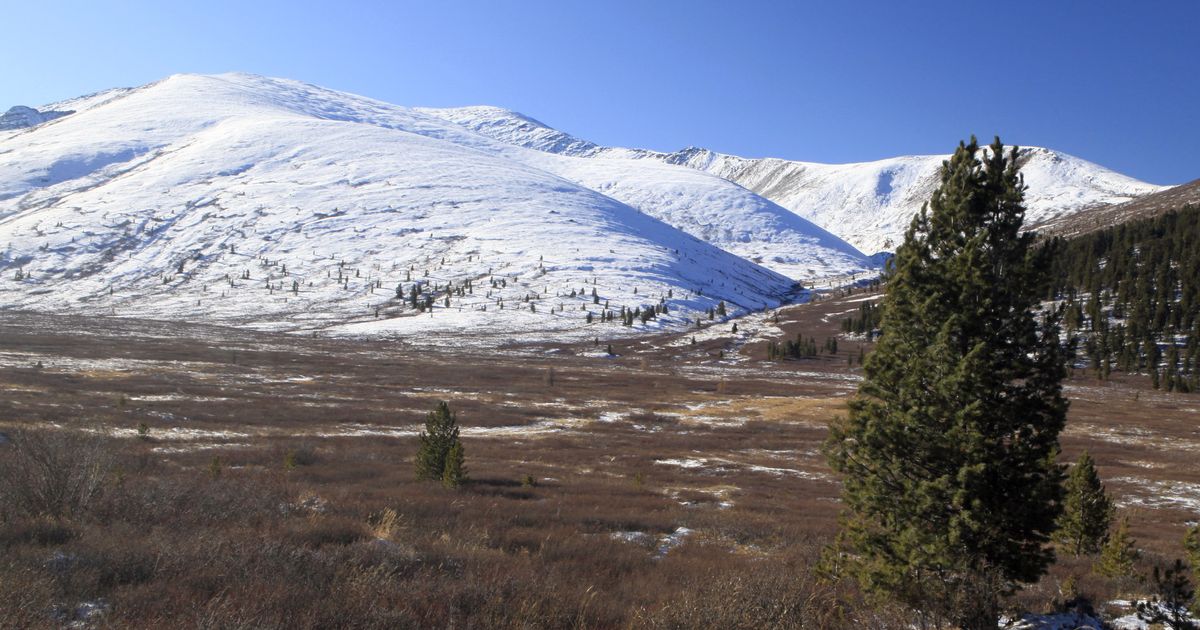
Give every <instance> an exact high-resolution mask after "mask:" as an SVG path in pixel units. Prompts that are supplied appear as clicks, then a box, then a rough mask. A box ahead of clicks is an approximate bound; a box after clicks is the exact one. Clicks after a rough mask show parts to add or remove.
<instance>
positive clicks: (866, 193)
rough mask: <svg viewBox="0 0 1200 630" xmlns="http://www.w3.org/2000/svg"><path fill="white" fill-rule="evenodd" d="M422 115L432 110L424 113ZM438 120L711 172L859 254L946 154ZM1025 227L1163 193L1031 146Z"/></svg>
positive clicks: (891, 235)
mask: <svg viewBox="0 0 1200 630" xmlns="http://www.w3.org/2000/svg"><path fill="white" fill-rule="evenodd" d="M431 111H432V110H431ZM438 115H440V116H442V117H443V118H445V119H447V120H451V121H454V122H456V123H458V124H459V125H461V126H463V127H464V128H467V129H471V130H473V131H476V132H478V133H481V134H485V135H488V136H490V137H493V138H495V139H497V140H501V141H503V142H508V143H511V144H515V145H518V146H523V147H527V148H533V149H537V150H540V151H549V152H554V153H559V154H565V155H571V156H576V157H582V158H591V159H600V158H603V159H610V160H611V159H623V160H653V161H659V162H665V163H668V164H676V165H684V166H688V167H690V168H693V169H695V170H698V171H703V172H706V173H711V174H714V175H717V176H719V177H721V178H724V179H726V180H728V181H731V182H734V183H737V184H739V185H741V186H744V187H745V188H747V189H749V190H751V191H753V192H755V193H758V194H759V195H761V196H762V197H765V198H767V199H769V200H771V201H773V202H775V203H777V204H779V205H780V206H782V207H784V208H787V209H788V210H790V211H792V212H794V213H796V214H798V215H799V216H801V217H803V218H805V219H808V220H810V221H812V222H813V223H815V224H816V225H819V226H821V227H823V228H825V229H826V230H829V231H830V232H832V233H833V234H836V235H837V236H839V237H841V238H842V239H844V240H846V241H847V242H849V243H850V244H852V245H854V246H855V247H857V248H859V249H861V250H862V251H865V252H876V251H881V250H891V249H893V248H894V247H895V246H896V244H898V243H899V242H900V240H902V239H903V235H904V230H905V229H906V228H907V227H908V224H909V221H910V220H911V218H912V216H913V214H915V213H916V212H917V211H918V210H920V207H921V204H922V203H924V202H925V201H926V200H927V199H928V198H929V195H930V193H931V192H932V191H933V189H934V188H935V187H936V186H937V179H938V169H939V168H940V167H941V164H942V161H943V160H945V159H947V158H948V157H949V156H948V155H928V156H906V157H897V158H890V159H885V160H878V161H874V162H863V163H856V164H820V163H815V162H795V161H789V160H780V159H774V158H763V159H748V158H741V157H737V156H732V155H725V154H720V153H715V152H712V151H708V150H706V149H698V148H688V149H684V150H682V151H678V152H675V153H661V152H656V151H647V150H643V149H625V148H617V147H601V146H598V145H595V144H593V143H591V142H587V141H585V140H580V139H578V138H574V137H573V136H570V135H568V134H565V133H563V132H560V131H557V130H554V129H550V128H548V127H546V126H545V125H543V124H542V123H539V122H538V121H536V120H533V119H530V118H527V117H525V116H522V115H521V114H517V113H515V112H510V111H507V110H503V109H498V108H490V107H466V108H457V109H446V110H440V112H438ZM1021 156H1022V157H1023V158H1024V159H1025V164H1024V166H1023V172H1024V175H1025V181H1026V183H1027V184H1028V185H1029V190H1028V192H1027V195H1026V202H1027V207H1028V212H1029V214H1028V217H1027V218H1028V223H1029V224H1031V225H1032V224H1035V223H1043V222H1046V221H1051V220H1055V219H1060V218H1063V217H1066V216H1069V215H1071V214H1074V213H1077V212H1080V211H1082V210H1086V209H1089V208H1094V207H1098V206H1102V205H1106V204H1111V203H1120V202H1123V201H1128V200H1130V199H1133V198H1136V197H1139V196H1142V195H1146V194H1150V193H1154V192H1158V191H1161V190H1164V189H1165V188H1166V187H1163V186H1155V185H1153V184H1147V183H1144V182H1141V181H1138V180H1135V179H1133V178H1130V177H1126V176H1124V175H1121V174H1120V173H1116V172H1114V171H1111V170H1109V169H1106V168H1104V167H1102V166H1099V165H1096V164H1093V163H1091V162H1088V161H1086V160H1082V159H1080V158H1077V157H1074V156H1070V155H1067V154H1065V153H1060V152H1057V151H1052V150H1050V149H1042V148H1036V147H1027V148H1023V149H1022V150H1021Z"/></svg>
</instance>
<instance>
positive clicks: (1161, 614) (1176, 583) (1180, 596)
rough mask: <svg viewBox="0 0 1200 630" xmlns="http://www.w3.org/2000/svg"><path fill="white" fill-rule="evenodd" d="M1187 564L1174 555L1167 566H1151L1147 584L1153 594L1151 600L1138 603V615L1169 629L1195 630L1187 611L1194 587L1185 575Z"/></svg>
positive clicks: (1186, 573) (1194, 592) (1186, 574)
mask: <svg viewBox="0 0 1200 630" xmlns="http://www.w3.org/2000/svg"><path fill="white" fill-rule="evenodd" d="M1189 571H1190V570H1189V569H1188V566H1187V565H1186V564H1184V563H1183V561H1182V560H1180V559H1178V558H1176V559H1175V562H1174V564H1172V565H1171V566H1169V567H1166V568H1165V569H1164V568H1160V567H1154V573H1153V574H1151V576H1150V587H1151V589H1152V590H1153V592H1154V596H1153V597H1152V598H1151V599H1150V601H1145V602H1138V603H1137V616H1138V619H1141V620H1142V621H1145V622H1148V623H1151V624H1163V625H1165V626H1166V627H1167V628H1171V630H1194V629H1195V628H1196V624H1194V623H1192V621H1191V619H1190V615H1188V605H1189V604H1190V603H1191V602H1192V598H1193V597H1195V595H1196V591H1195V589H1194V588H1192V583H1191V580H1189V579H1188V572H1189Z"/></svg>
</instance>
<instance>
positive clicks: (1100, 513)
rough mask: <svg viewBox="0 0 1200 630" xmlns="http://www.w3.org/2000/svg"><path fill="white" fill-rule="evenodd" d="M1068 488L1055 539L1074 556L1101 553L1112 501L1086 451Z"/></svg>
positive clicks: (1080, 457)
mask: <svg viewBox="0 0 1200 630" xmlns="http://www.w3.org/2000/svg"><path fill="white" fill-rule="evenodd" d="M1065 490H1066V497H1065V498H1064V500H1063V512H1062V516H1060V517H1059V519H1058V531H1057V532H1055V534H1054V539H1055V540H1056V541H1058V542H1059V544H1061V545H1062V546H1063V549H1065V550H1066V551H1067V552H1068V553H1070V554H1071V555H1073V556H1079V555H1081V554H1093V553H1098V552H1099V551H1100V549H1101V547H1102V546H1103V545H1104V541H1106V540H1108V528H1109V526H1110V525H1111V524H1112V517H1113V504H1112V500H1111V499H1109V498H1108V495H1107V494H1105V492H1104V484H1103V483H1101V482H1100V475H1099V474H1097V473H1096V464H1095V462H1094V461H1093V460H1092V456H1091V455H1089V454H1088V453H1087V451H1084V453H1083V455H1080V456H1079V461H1077V462H1075V465H1074V466H1073V467H1072V468H1071V472H1070V474H1069V475H1068V476H1067V482H1066V485H1065Z"/></svg>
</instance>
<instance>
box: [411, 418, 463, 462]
mask: <svg viewBox="0 0 1200 630" xmlns="http://www.w3.org/2000/svg"><path fill="white" fill-rule="evenodd" d="M418 439H419V440H420V444H421V446H420V449H419V450H418V451H417V458H416V466H417V479H422V480H426V479H442V478H443V475H444V474H445V472H446V467H447V461H448V459H449V455H450V452H451V450H453V449H454V447H455V445H458V455H459V456H460V457H461V455H462V446H461V443H460V440H459V438H458V419H457V418H456V417H455V415H454V414H453V413H451V412H450V405H448V404H446V401H440V402H438V405H437V408H436V409H434V410H433V411H431V412H429V415H428V416H426V418H425V430H424V431H421V435H420V436H419V437H418ZM461 465H462V462H459V463H458V464H457V466H459V468H460V469H461Z"/></svg>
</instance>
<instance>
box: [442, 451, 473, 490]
mask: <svg viewBox="0 0 1200 630" xmlns="http://www.w3.org/2000/svg"><path fill="white" fill-rule="evenodd" d="M463 461H464V458H463V445H462V441H460V440H455V441H454V444H452V445H451V446H450V450H449V451H448V452H447V453H446V465H445V468H443V469H442V485H444V486H446V487H447V488H457V487H459V486H461V485H462V484H463V482H464V481H466V480H467V468H466V466H464V465H463Z"/></svg>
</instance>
